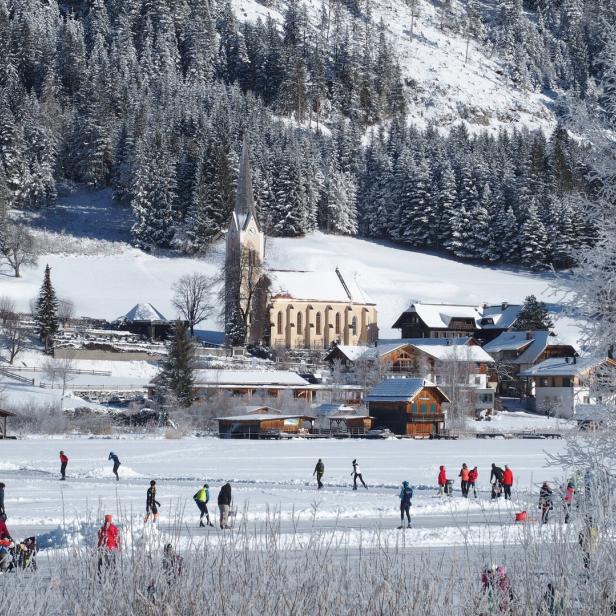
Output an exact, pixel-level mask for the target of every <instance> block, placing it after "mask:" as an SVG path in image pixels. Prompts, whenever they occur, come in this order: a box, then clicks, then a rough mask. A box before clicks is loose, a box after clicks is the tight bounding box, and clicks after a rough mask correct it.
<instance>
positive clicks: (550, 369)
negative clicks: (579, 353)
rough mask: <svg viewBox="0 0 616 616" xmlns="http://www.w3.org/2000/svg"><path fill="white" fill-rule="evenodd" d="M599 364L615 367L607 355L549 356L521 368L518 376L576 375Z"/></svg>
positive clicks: (615, 363) (615, 364)
mask: <svg viewBox="0 0 616 616" xmlns="http://www.w3.org/2000/svg"><path fill="white" fill-rule="evenodd" d="M601 364H608V365H610V366H612V367H616V362H615V361H614V360H611V359H608V358H607V357H551V358H550V359H546V360H545V361H542V362H541V363H540V364H537V365H536V366H533V367H532V368H529V369H528V370H523V371H522V372H520V376H538V377H542V376H578V375H580V374H584V373H585V372H588V371H589V370H592V369H593V368H596V367H598V366H600V365H601Z"/></svg>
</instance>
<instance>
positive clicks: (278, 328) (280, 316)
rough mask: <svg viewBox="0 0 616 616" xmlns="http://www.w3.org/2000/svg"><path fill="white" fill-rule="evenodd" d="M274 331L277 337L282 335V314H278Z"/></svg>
mask: <svg viewBox="0 0 616 616" xmlns="http://www.w3.org/2000/svg"><path fill="white" fill-rule="evenodd" d="M276 331H277V332H278V335H279V336H280V335H281V334H282V312H279V313H278V319H277V322H276Z"/></svg>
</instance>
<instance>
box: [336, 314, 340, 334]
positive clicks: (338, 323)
mask: <svg viewBox="0 0 616 616" xmlns="http://www.w3.org/2000/svg"><path fill="white" fill-rule="evenodd" d="M336 333H337V334H339V333H340V313H339V312H337V313H336Z"/></svg>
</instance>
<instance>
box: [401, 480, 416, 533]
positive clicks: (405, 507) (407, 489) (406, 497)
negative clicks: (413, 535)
mask: <svg viewBox="0 0 616 616" xmlns="http://www.w3.org/2000/svg"><path fill="white" fill-rule="evenodd" d="M412 498H413V488H411V486H410V485H409V482H408V481H403V482H402V489H401V490H400V526H398V528H404V516H405V515H406V519H407V522H408V524H407V528H411V499H412Z"/></svg>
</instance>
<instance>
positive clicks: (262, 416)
mask: <svg viewBox="0 0 616 616" xmlns="http://www.w3.org/2000/svg"><path fill="white" fill-rule="evenodd" d="M216 419H218V421H236V422H240V423H242V422H244V423H250V422H253V421H269V420H271V419H282V420H283V421H284V420H285V419H310V420H313V419H314V417H309V416H308V415H288V414H287V415H286V414H284V413H278V412H277V413H267V412H265V413H251V414H248V415H230V416H228V417H217V418H216Z"/></svg>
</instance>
